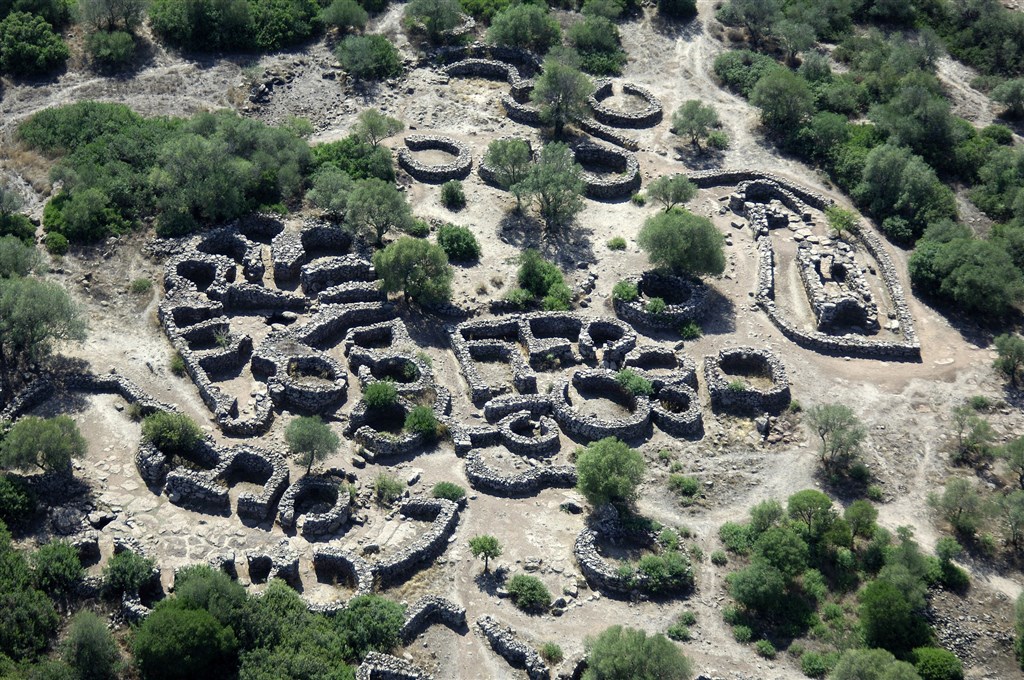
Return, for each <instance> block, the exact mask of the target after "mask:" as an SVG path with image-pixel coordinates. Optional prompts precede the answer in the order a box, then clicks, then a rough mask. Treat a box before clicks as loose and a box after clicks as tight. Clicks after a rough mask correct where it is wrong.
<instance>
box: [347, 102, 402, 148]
mask: <svg viewBox="0 0 1024 680" xmlns="http://www.w3.org/2000/svg"><path fill="white" fill-rule="evenodd" d="M404 129H405V125H404V124H403V123H402V121H400V120H398V119H397V118H392V117H391V116H385V115H384V114H383V113H381V112H380V111H378V110H377V109H366V110H365V111H363V112H362V113H360V114H359V117H358V118H357V119H356V125H355V128H354V129H353V130H352V134H354V135H355V136H356V138H358V139H359V141H361V142H363V143H364V144H369V145H370V146H373V147H376V146H377V145H378V144H380V142H381V140H382V139H386V138H388V137H391V136H394V135H397V134H398V133H399V132H401V131H402V130H404Z"/></svg>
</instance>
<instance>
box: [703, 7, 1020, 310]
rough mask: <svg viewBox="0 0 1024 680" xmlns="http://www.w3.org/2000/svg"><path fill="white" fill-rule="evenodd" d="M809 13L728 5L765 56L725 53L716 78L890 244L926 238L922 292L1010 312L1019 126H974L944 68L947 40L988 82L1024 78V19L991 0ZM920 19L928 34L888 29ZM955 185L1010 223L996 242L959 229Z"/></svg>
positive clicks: (1016, 284) (919, 274) (1016, 275)
mask: <svg viewBox="0 0 1024 680" xmlns="http://www.w3.org/2000/svg"><path fill="white" fill-rule="evenodd" d="M862 4H863V5H865V6H866V7H861V5H862ZM810 7H811V5H810V4H808V3H805V2H799V1H795V2H785V3H781V2H767V3H753V2H750V1H749V0H732V1H731V2H729V3H727V4H726V5H724V6H723V7H722V8H721V10H719V12H718V18H719V19H720V20H721V21H722V22H723V23H725V24H726V25H727V26H733V27H737V28H740V29H742V30H743V34H744V35H745V36H746V38H747V40H748V45H749V46H750V47H752V48H754V49H755V50H756V51H749V50H735V51H731V52H726V53H723V54H722V55H720V56H719V57H718V58H717V59H716V61H715V65H714V69H715V73H716V74H717V76H718V77H719V79H720V80H721V81H722V83H723V85H725V86H726V87H729V88H731V89H733V90H735V91H737V92H739V93H740V94H742V95H744V96H746V97H749V98H750V101H751V102H752V103H754V104H755V105H757V106H758V107H759V108H760V109H761V122H762V125H763V127H764V129H765V131H766V133H767V134H768V135H769V136H770V137H771V138H773V139H774V140H775V141H776V142H777V143H778V144H779V145H780V146H782V147H784V148H786V149H787V150H789V151H792V152H794V153H796V154H798V155H800V156H802V157H804V158H805V159H806V160H808V161H809V162H811V163H813V164H815V165H818V166H820V167H821V168H822V169H824V170H825V171H826V172H827V173H828V174H829V176H830V177H831V179H832V180H833V181H834V182H835V183H836V185H838V186H839V187H840V188H841V189H843V190H844V191H846V192H847V193H848V194H850V195H851V196H852V197H853V198H854V200H855V201H856V202H857V204H858V206H859V207H860V208H861V209H862V210H863V211H864V212H865V213H867V214H868V215H870V216H872V217H873V218H875V219H876V220H877V221H878V222H879V223H880V224H881V228H882V231H883V232H884V233H885V234H886V235H887V236H888V237H889V238H890V239H892V240H893V241H895V242H897V243H899V244H902V245H913V244H915V243H917V244H918V250H917V252H916V253H915V255H914V258H913V259H912V261H911V278H912V281H913V283H914V285H915V287H917V288H918V289H919V290H920V291H921V292H922V293H924V294H926V295H930V296H932V297H934V298H935V299H938V300H942V301H945V302H946V303H949V304H951V305H953V306H955V307H957V308H959V309H962V310H964V311H967V312H970V313H973V314H977V315H982V316H1001V315H1003V314H1005V313H1006V312H1007V311H1009V309H1010V308H1011V307H1012V306H1013V305H1014V304H1015V303H1017V302H1018V301H1019V300H1021V299H1022V296H1024V277H1022V273H1021V272H1022V269H1021V266H1022V264H1024V259H1022V258H1018V257H1016V251H1017V249H1016V248H1015V244H1016V243H1017V242H1018V241H1021V240H1022V239H1021V236H1020V233H1021V229H1022V225H1021V224H1020V223H1019V217H1018V215H1017V214H1016V212H1015V209H1014V200H1015V198H1016V195H1017V192H1018V191H1019V190H1020V189H1021V187H1024V175H1021V174H1020V173H1019V172H1018V170H1017V161H1016V159H1017V157H1018V156H1019V155H1020V154H1019V152H1018V151H1017V150H1016V149H1014V148H1013V147H1012V146H1011V144H1012V137H1011V135H1010V131H1009V129H1007V128H1005V127H1003V126H1000V125H992V126H989V127H986V128H983V129H976V128H975V127H974V126H972V125H971V124H970V123H969V122H967V121H965V120H963V119H961V118H958V117H956V116H954V115H953V114H952V113H951V112H950V104H949V101H948V99H947V97H946V95H945V93H944V91H943V89H942V87H941V85H940V83H939V80H938V78H937V77H936V74H935V70H936V61H937V59H938V57H939V56H940V55H941V54H942V50H943V45H944V44H945V45H946V46H947V47H948V48H949V49H950V51H951V53H952V54H953V55H954V56H956V57H958V58H961V59H964V60H965V61H966V62H967V63H969V64H971V65H973V66H975V67H977V68H979V69H980V70H982V71H983V72H984V73H985V74H986V79H984V80H983V81H982V82H980V83H979V84H980V85H982V86H985V87H989V86H993V87H994V86H999V85H1001V81H1000V78H1005V77H1015V76H1019V75H1020V69H1021V67H1022V65H1024V62H1021V60H1020V58H1019V57H1018V56H1017V55H1018V51H1019V50H1020V49H1022V48H1024V38H1022V37H1021V35H1020V32H1019V31H1018V34H1013V30H1014V29H1013V28H1012V27H1013V26H1019V25H1021V20H1020V19H1021V17H1020V15H1019V13H1015V12H1010V11H1008V10H1005V9H1003V8H1002V6H1001V5H999V3H998V2H995V1H994V0H993V1H989V0H979V1H978V2H970V3H928V4H921V5H912V4H907V3H880V2H872V3H859V2H855V3H828V4H827V6H825V7H824V8H821V9H820V11H819V9H817V8H816V9H815V10H811V9H810ZM865 9H866V10H867V11H865ZM854 20H859V21H861V20H866V22H867V24H868V25H866V26H860V27H858V26H855V24H854ZM912 25H917V26H919V27H922V26H924V27H925V28H923V29H922V30H920V31H918V32H917V33H916V34H904V33H901V32H899V31H898V30H897V31H891V30H890V29H894V28H895V29H899V28H903V27H908V26H912ZM818 40H821V41H828V42H831V43H835V44H837V45H838V46H837V48H836V49H835V50H834V51H833V52H832V54H831V58H832V59H833V60H835V61H836V62H838V63H839V64H840V65H841V67H842V69H841V72H840V70H837V69H833V67H832V63H830V59H829V58H828V57H826V56H824V54H822V53H819V52H818V51H816V50H814V49H812V48H813V47H814V44H815V42H816V41H818ZM994 41H998V42H994ZM997 44H998V45H1001V47H1000V48H998V49H996V47H995V46H996V45H997ZM798 57H799V58H798ZM776 58H778V59H780V60H781V63H780V61H777V60H776ZM1022 92H1024V90H1020V89H1019V88H1016V86H1015V85H1014V84H1013V82H1012V81H1008V82H1007V83H1006V84H1005V85H1002V88H1001V91H1000V92H999V93H998V94H999V96H1000V98H1001V99H1002V100H1003V101H1005V102H1006V103H1007V106H1008V107H1009V108H1010V109H1011V112H1012V110H1013V109H1014V108H1015V107H1017V106H1019V105H1020V103H1021V97H1020V96H1019V93H1022ZM949 185H964V186H967V187H969V190H968V192H967V194H968V196H969V197H970V199H971V200H972V201H973V202H974V203H975V204H976V205H977V206H978V207H979V208H980V209H981V210H983V211H984V212H985V213H987V214H988V215H989V216H990V217H992V218H993V219H995V220H997V221H999V222H1000V224H999V225H998V226H997V227H996V228H995V229H993V230H991V233H990V234H989V235H988V236H987V237H986V238H984V239H982V238H978V237H976V236H975V235H974V234H973V233H972V232H971V231H970V230H969V229H967V228H965V227H958V226H956V223H955V220H956V219H957V217H958V211H957V206H956V201H955V200H954V194H953V191H952V190H951V189H950V188H949Z"/></svg>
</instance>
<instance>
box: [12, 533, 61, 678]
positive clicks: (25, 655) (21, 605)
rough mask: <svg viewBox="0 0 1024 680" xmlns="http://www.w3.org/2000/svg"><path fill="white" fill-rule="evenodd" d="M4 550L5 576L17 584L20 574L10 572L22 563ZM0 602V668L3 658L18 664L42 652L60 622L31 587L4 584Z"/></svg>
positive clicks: (46, 600)
mask: <svg viewBox="0 0 1024 680" xmlns="http://www.w3.org/2000/svg"><path fill="white" fill-rule="evenodd" d="M7 550H8V551H9V553H8V555H5V556H4V562H5V564H4V568H5V571H6V572H7V573H6V575H7V576H8V577H10V578H13V579H15V583H17V581H18V580H20V578H21V574H17V573H11V572H12V571H15V572H17V571H21V570H22V569H24V562H23V561H21V560H20V558H21V555H20V554H19V553H15V552H14V551H13V550H12V549H11V548H9V547H8V549H7ZM12 553H13V554H12ZM3 603H4V606H3V607H2V608H0V655H4V656H0V668H2V667H3V663H2V660H3V659H4V658H5V656H6V657H10V658H11V659H12V660H15V661H20V660H23V659H25V660H27V659H31V658H35V657H37V656H38V655H39V654H41V653H42V652H44V651H45V650H46V648H47V646H48V644H49V641H50V639H51V638H52V637H53V635H54V633H56V632H57V624H58V623H59V621H60V618H59V617H58V616H57V612H56V611H55V610H54V608H53V602H51V600H50V598H49V597H47V596H46V594H45V593H43V592H41V591H39V590H35V589H34V588H28V587H21V586H19V585H15V584H11V585H8V584H6V583H5V584H4V587H3ZM9 677H17V676H9Z"/></svg>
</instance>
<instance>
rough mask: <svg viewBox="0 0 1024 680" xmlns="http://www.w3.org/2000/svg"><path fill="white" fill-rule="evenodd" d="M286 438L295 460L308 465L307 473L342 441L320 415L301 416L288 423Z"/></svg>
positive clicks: (336, 448) (333, 451) (335, 449)
mask: <svg viewBox="0 0 1024 680" xmlns="http://www.w3.org/2000/svg"><path fill="white" fill-rule="evenodd" d="M284 440H285V442H286V443H287V444H288V450H289V451H290V452H291V454H292V455H293V456H295V462H297V463H298V464H299V465H304V466H305V467H306V474H307V475H308V474H309V473H310V471H311V470H312V469H313V463H319V462H321V461H323V460H326V459H327V457H328V456H330V455H331V454H332V453H335V452H336V451H337V450H338V445H339V444H340V443H341V439H339V438H338V435H336V434H335V433H334V432H333V431H331V428H330V427H329V426H328V425H327V424H326V423H325V422H324V421H323V420H321V419H320V417H319V416H300V417H298V418H296V419H295V420H293V421H292V422H290V423H288V427H286V428H285V431H284Z"/></svg>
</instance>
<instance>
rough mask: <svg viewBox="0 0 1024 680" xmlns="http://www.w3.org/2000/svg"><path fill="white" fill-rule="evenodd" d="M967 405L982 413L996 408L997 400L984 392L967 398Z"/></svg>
mask: <svg viewBox="0 0 1024 680" xmlns="http://www.w3.org/2000/svg"><path fill="white" fill-rule="evenodd" d="M967 405H968V406H970V407H971V408H972V409H973V410H975V411H980V412H982V413H985V412H988V411H991V410H992V409H993V408H995V402H994V401H992V400H991V399H989V398H988V397H986V396H984V395H982V394H976V395H974V396H973V397H971V398H969V399H968V400H967Z"/></svg>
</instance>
